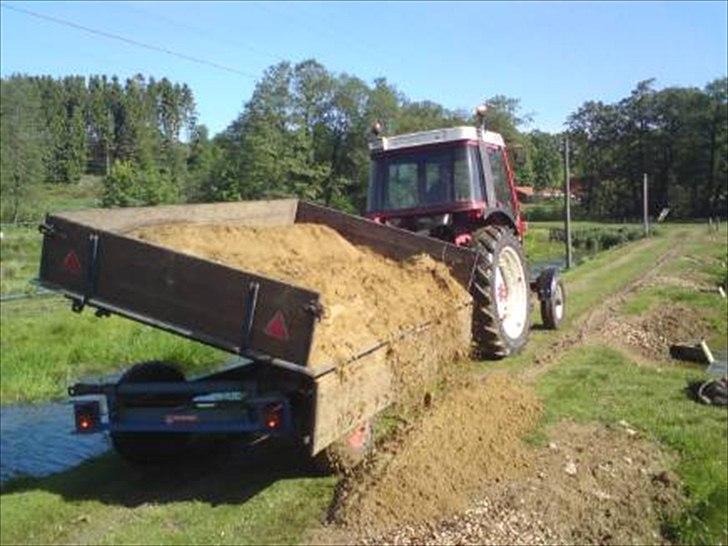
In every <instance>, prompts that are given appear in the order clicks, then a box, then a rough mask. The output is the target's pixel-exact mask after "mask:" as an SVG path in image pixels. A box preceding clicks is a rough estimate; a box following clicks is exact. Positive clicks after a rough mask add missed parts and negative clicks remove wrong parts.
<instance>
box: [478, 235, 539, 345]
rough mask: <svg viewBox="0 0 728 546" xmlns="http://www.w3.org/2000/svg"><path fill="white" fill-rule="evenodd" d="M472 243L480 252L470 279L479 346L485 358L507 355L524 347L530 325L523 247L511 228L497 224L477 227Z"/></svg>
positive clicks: (529, 300)
mask: <svg viewBox="0 0 728 546" xmlns="http://www.w3.org/2000/svg"><path fill="white" fill-rule="evenodd" d="M472 244H473V248H474V250H475V251H476V252H477V253H478V260H477V262H476V265H475V270H474V272H473V280H472V283H471V294H472V296H473V339H474V341H475V343H476V350H477V352H478V356H480V357H482V358H488V359H500V358H504V357H506V356H509V355H512V354H515V353H517V352H518V351H520V350H521V349H522V348H523V346H524V345H525V344H526V341H527V340H528V334H529V331H530V326H531V322H530V318H531V297H530V287H529V282H528V269H527V266H526V259H525V256H524V254H523V248H522V246H521V243H520V241H519V240H518V239H517V238H516V236H515V234H514V233H513V231H512V230H511V229H509V228H508V227H506V226H497V225H491V226H487V227H484V228H482V229H480V230H478V231H476V232H475V233H474V234H473V243H472ZM509 306H512V307H513V308H512V309H509V308H508V307H509Z"/></svg>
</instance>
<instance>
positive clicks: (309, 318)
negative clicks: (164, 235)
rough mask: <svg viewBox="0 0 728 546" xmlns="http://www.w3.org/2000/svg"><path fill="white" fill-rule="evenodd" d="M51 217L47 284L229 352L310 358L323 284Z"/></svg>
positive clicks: (301, 361)
mask: <svg viewBox="0 0 728 546" xmlns="http://www.w3.org/2000/svg"><path fill="white" fill-rule="evenodd" d="M46 223H47V224H48V225H52V226H53V227H54V229H55V233H52V234H48V235H46V236H45V237H44V241H43V261H42V264H41V272H40V278H41V281H42V282H43V283H44V284H45V285H46V286H49V287H51V288H55V289H59V290H61V291H62V292H65V293H66V294H67V295H69V296H72V297H74V298H76V299H77V300H84V299H85V300H86V303H88V304H89V305H92V306H95V307H99V308H103V309H107V310H110V311H112V312H116V313H119V314H121V315H125V316H128V317H130V318H134V319H136V320H139V321H141V322H145V323H147V324H152V325H154V326H158V327H162V328H164V329H167V330H170V331H173V332H175V333H178V334H180V335H183V336H185V337H188V338H191V339H196V340H199V341H202V342H205V343H208V344H210V345H213V346H215V347H218V348H220V349H223V350H226V351H229V352H234V353H244V351H245V350H246V349H254V350H256V351H260V352H262V353H265V354H267V355H269V356H272V357H276V358H280V359H282V360H286V361H289V362H295V363H296V364H299V365H302V366H304V365H306V364H307V363H308V355H309V351H310V347H311V341H312V338H313V333H314V327H315V321H316V318H315V316H314V314H313V313H312V312H311V311H310V310H309V309H313V308H315V307H316V306H317V305H318V300H319V295H318V294H317V293H316V292H314V291H311V290H306V289H303V288H299V287H296V286H292V285H289V284H286V283H282V282H278V281H275V280H272V279H268V278H266V277H261V276H258V275H253V274H251V273H247V272H244V271H240V270H237V269H233V268H231V267H227V266H224V265H221V264H218V263H214V262H211V261H208V260H204V259H200V258H196V257H193V256H189V255H186V254H182V253H179V252H175V251H172V250H170V249H167V248H163V247H160V246H156V245H153V244H150V243H148V242H143V241H138V240H136V239H132V238H129V237H125V236H123V235H117V234H115V233H108V232H105V231H101V230H95V229H92V228H90V227H89V226H86V225H82V224H77V223H75V222H71V221H69V220H67V219H64V218H61V217H56V216H49V217H48V219H47V221H46ZM94 239H96V240H97V241H98V242H97V243H94ZM94 245H97V246H96V249H97V250H96V252H97V257H96V260H95V261H94V259H93V249H94ZM94 262H95V263H94ZM255 285H257V287H258V288H257V293H256V294H253V291H254V288H253V287H254V286H255ZM253 299H255V302H253ZM312 306H313V307H312ZM250 313H252V316H250V321H249V322H248V318H249V317H248V315H249V314H250ZM248 323H249V324H250V328H249V329H248V328H247V325H248Z"/></svg>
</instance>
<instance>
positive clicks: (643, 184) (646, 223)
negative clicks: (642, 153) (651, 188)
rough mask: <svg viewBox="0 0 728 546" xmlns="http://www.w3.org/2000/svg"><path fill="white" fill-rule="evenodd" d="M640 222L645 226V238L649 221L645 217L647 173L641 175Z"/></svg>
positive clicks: (647, 233)
mask: <svg viewBox="0 0 728 546" xmlns="http://www.w3.org/2000/svg"><path fill="white" fill-rule="evenodd" d="M642 221H643V222H644V225H645V237H647V236H648V235H649V234H650V220H649V218H648V216H647V173H644V174H643V175H642Z"/></svg>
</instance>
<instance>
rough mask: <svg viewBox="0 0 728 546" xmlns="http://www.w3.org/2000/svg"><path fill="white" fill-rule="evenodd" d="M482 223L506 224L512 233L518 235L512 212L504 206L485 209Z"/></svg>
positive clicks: (491, 224)
mask: <svg viewBox="0 0 728 546" xmlns="http://www.w3.org/2000/svg"><path fill="white" fill-rule="evenodd" d="M483 223H484V224H485V225H487V226H506V227H509V228H510V229H511V230H513V234H514V235H516V236H517V237H520V235H519V233H518V227H517V224H516V219H515V218H514V217H513V213H512V212H511V211H510V210H508V209H505V208H501V207H493V208H487V209H485V212H484V213H483Z"/></svg>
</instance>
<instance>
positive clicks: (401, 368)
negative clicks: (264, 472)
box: [312, 305, 472, 454]
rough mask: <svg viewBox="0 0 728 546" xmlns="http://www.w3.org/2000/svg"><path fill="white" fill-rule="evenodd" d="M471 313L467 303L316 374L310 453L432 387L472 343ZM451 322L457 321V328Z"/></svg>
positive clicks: (456, 362)
mask: <svg viewBox="0 0 728 546" xmlns="http://www.w3.org/2000/svg"><path fill="white" fill-rule="evenodd" d="M471 317H472V307H471V305H464V306H463V307H461V308H460V309H459V310H458V311H457V312H456V313H455V315H454V316H452V317H447V318H448V320H446V321H435V322H433V323H431V324H429V325H428V326H426V327H422V328H420V329H418V330H416V331H412V332H410V333H408V334H406V335H404V336H402V337H400V338H399V339H396V340H394V341H392V342H390V343H385V344H382V345H381V346H380V347H378V348H377V349H376V350H374V351H372V352H369V353H368V354H366V355H365V356H362V357H361V358H359V359H357V360H354V361H352V362H349V363H348V364H346V365H344V366H341V367H339V368H336V369H334V370H332V371H330V372H328V373H326V374H324V375H322V376H320V377H318V378H316V406H315V408H314V416H315V419H314V428H313V442H312V453H313V454H316V453H318V452H319V451H321V450H322V449H325V448H326V447H327V446H329V445H330V444H331V443H333V442H335V441H337V440H339V439H340V438H341V437H342V436H344V435H345V434H347V433H348V432H351V431H353V430H354V429H355V428H356V427H357V426H359V425H360V424H361V423H363V422H364V421H366V420H368V419H371V418H372V417H374V416H375V415H376V414H377V413H379V412H380V411H382V410H383V409H385V408H387V407H388V406H389V405H391V404H392V403H393V402H394V401H395V400H397V399H399V398H400V397H403V396H415V397H417V396H418V394H420V391H421V390H422V389H424V388H426V387H428V386H429V385H431V383H432V382H433V381H434V379H435V378H436V377H437V375H438V373H439V372H440V367H441V366H443V365H447V366H457V365H458V364H459V362H461V361H462V360H461V357H462V356H463V354H464V353H467V349H468V347H469V345H470V329H471ZM453 323H454V324H458V325H459V327H458V328H456V329H455V332H454V331H453V328H452V324H453ZM453 335H455V336H456V339H453V338H452V336H453ZM443 338H447V342H443Z"/></svg>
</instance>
